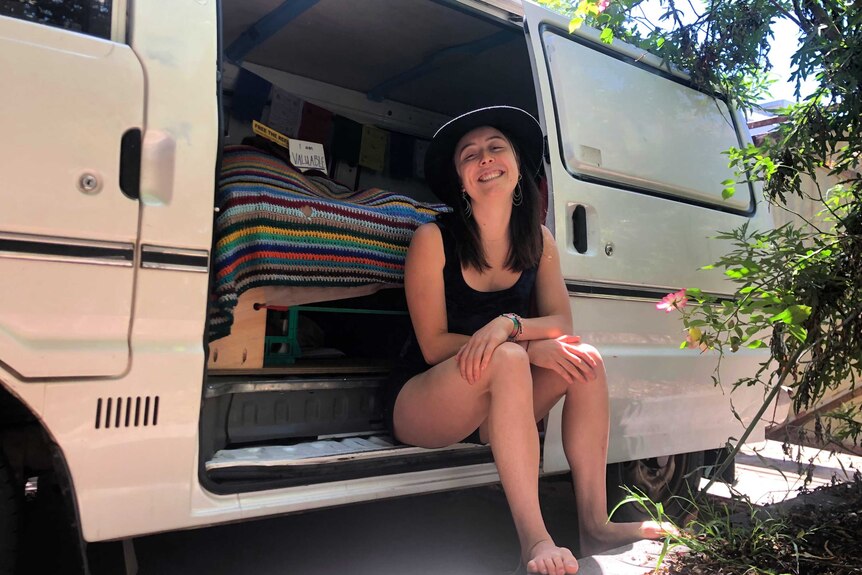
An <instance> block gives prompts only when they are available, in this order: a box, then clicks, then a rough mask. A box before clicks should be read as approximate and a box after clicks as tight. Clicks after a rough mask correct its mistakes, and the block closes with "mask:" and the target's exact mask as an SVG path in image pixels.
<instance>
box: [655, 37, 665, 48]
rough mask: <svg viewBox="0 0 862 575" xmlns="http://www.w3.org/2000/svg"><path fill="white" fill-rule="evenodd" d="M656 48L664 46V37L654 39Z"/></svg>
mask: <svg viewBox="0 0 862 575" xmlns="http://www.w3.org/2000/svg"><path fill="white" fill-rule="evenodd" d="M655 46H656V48H661V47H662V46H664V38H657V39H656V41H655Z"/></svg>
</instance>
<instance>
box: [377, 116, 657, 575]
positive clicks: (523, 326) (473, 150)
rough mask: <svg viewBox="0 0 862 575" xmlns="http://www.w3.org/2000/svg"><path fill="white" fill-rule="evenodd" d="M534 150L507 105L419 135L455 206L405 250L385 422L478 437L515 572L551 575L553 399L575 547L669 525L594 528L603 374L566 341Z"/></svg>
mask: <svg viewBox="0 0 862 575" xmlns="http://www.w3.org/2000/svg"><path fill="white" fill-rule="evenodd" d="M542 149H543V142H542V131H541V128H540V126H539V124H538V122H537V121H536V120H535V118H533V117H532V116H531V115H530V114H528V113H527V112H525V111H523V110H520V109H518V108H512V107H508V106H496V107H489V108H482V109H479V110H475V111H473V112H470V113H467V114H464V115H462V116H459V117H457V118H455V119H454V120H452V121H450V122H449V123H447V124H445V125H444V126H443V127H442V128H440V129H439V130H438V131H437V133H436V135H435V136H434V138H433V140H432V141H431V144H430V146H429V148H428V152H427V155H426V159H425V176H426V179H428V181H429V183H430V184H431V187H432V190H433V191H434V192H435V193H436V194H437V195H438V196H439V197H440V198H441V199H443V200H444V201H446V202H447V203H449V204H450V205H451V206H453V207H454V212H453V213H452V214H449V215H447V216H445V217H443V218H441V219H440V220H439V221H438V222H434V223H430V224H425V225H423V226H421V227H420V228H419V229H417V230H416V233H415V235H414V236H413V241H412V243H411V245H410V249H409V251H408V254H407V262H406V267H405V281H404V283H405V289H406V293H407V303H408V307H409V310H410V317H411V320H412V323H413V328H414V334H415V336H414V337H413V338H411V341H410V342H409V343H408V345H407V346H406V348H405V351H404V353H403V354H402V362H401V365H400V368H399V369H397V370H396V373H395V374H394V376H393V381H394V382H395V383H396V384H395V385H394V386H393V389H392V395H391V398H390V400H391V401H390V414H391V417H392V421H391V423H392V426H393V432H394V434H395V437H396V438H397V439H398V440H399V441H401V442H403V443H407V444H410V445H416V446H421V447H428V448H434V447H443V446H447V445H451V444H454V443H457V442H460V441H473V442H482V443H490V446H491V451H492V453H493V455H494V461H495V462H496V465H497V469H498V471H499V474H500V479H501V482H502V484H503V489H504V491H505V493H506V498H507V500H508V502H509V507H510V509H511V512H512V516H513V519H514V522H515V527H516V529H517V532H518V538H519V540H520V544H521V556H522V560H523V562H524V563H525V565H526V567H527V569H528V571H530V572H534V573H555V574H557V573H558V574H563V573H574V572H576V571H577V561H576V560H575V558H574V556H573V555H572V553H571V551H569V550H568V549H566V548H565V547H560V546H558V545H557V544H556V543H555V542H554V540H553V539H552V537H551V535H550V534H549V533H548V531H547V529H546V527H545V523H544V520H543V518H542V515H541V511H540V509H539V496H538V489H539V486H538V470H539V437H538V431H537V428H536V422H537V421H538V420H541V419H542V418H544V417H545V415H546V414H547V413H548V411H549V410H550V409H551V407H553V405H554V404H555V403H557V401H559V400H560V398H565V405H564V408H563V430H562V431H563V442H564V448H565V453H566V457H567V459H568V462H569V465H570V466H571V469H572V478H573V482H574V486H575V495H576V497H577V501H578V511H579V514H578V515H579V516H578V524H579V532H580V551H581V553H583V554H592V553H594V552H596V551H599V550H602V549H609V548H612V547H616V546H619V545H623V544H626V543H630V542H632V541H635V540H637V539H642V538H658V537H661V536H662V535H664V534H665V530H667V529H672V526H670V525H659V524H656V523H654V522H644V523H608V521H607V518H608V516H607V506H606V492H605V465H606V458H607V457H606V456H607V445H608V392H607V386H606V382H605V370H604V365H603V363H602V358H601V356H600V355H599V353H598V351H596V349H595V348H593V347H591V346H590V345H587V344H585V343H582V342H581V341H580V338H578V337H577V336H575V335H570V334H572V332H573V330H572V317H571V311H570V308H569V298H568V292H567V290H566V287H565V284H564V282H563V277H562V272H561V270H560V264H559V255H558V252H557V247H556V245H555V243H554V239H553V237H552V236H551V233H550V231H549V230H548V229H547V228H545V227H544V226H542V225H541V221H540V215H539V211H540V208H539V195H538V190H537V188H536V185H535V182H534V178H535V176H536V174H537V172H538V169H539V167H540V165H541V160H542Z"/></svg>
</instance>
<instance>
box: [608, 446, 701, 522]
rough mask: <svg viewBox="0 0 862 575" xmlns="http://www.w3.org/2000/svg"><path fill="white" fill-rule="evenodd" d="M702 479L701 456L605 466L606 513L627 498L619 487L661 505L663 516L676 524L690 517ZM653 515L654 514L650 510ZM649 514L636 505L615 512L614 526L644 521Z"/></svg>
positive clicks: (639, 460)
mask: <svg viewBox="0 0 862 575" xmlns="http://www.w3.org/2000/svg"><path fill="white" fill-rule="evenodd" d="M702 476H703V452H702V451H695V452H693V453H679V454H677V455H668V456H665V457H650V458H647V459H638V460H636V461H625V462H623V463H614V464H612V465H608V470H607V488H608V512H610V511H611V510H612V509H613V508H614V507H616V505H617V503H619V502H620V501H622V500H623V499H625V497H626V496H627V495H628V493H626V491H625V490H624V489H623V487H622V486H627V487H629V488H636V489H639V490H640V491H642V492H643V493H644V494H646V495H647V497H649V498H650V499H651V500H652V501H653V502H655V503H661V504H662V507H663V508H664V512H665V514H666V515H667V516H668V517H670V518H671V519H673V520H674V521H677V522H680V521H683V520H685V519H686V517H687V516H688V515H689V514H690V513H691V507H692V506H691V503H690V501H691V500H692V499H693V498H694V495H695V494H696V493H697V491H698V489H699V486H700V479H701V477H702ZM650 511H652V512H653V513H655V510H653V509H651V510H650ZM650 518H651V516H650V514H649V513H648V512H647V511H646V510H645V509H644V508H643V507H642V506H641V505H638V504H637V503H627V504H625V505H623V506H622V507H620V508H619V509H617V511H616V512H615V513H614V515H613V517H612V518H611V519H612V521H614V522H623V521H644V520H647V519H650Z"/></svg>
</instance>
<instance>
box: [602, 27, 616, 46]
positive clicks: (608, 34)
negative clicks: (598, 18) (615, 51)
mask: <svg viewBox="0 0 862 575" xmlns="http://www.w3.org/2000/svg"><path fill="white" fill-rule="evenodd" d="M601 40H602V42H604V43H605V44H611V43H613V41H614V31H613V30H611V29H610V28H605V29H604V30H602V35H601Z"/></svg>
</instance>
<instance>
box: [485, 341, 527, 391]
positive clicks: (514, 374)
mask: <svg viewBox="0 0 862 575" xmlns="http://www.w3.org/2000/svg"><path fill="white" fill-rule="evenodd" d="M487 384H488V386H489V388H490V389H491V390H493V389H494V388H499V387H500V386H506V387H510V388H511V387H515V388H521V389H522V390H523V391H524V392H525V393H532V387H533V378H532V374H531V373H530V357H529V356H528V355H527V351H526V350H525V349H524V348H523V347H521V346H520V345H518V344H516V343H511V342H505V343H502V344H500V345H499V346H498V347H497V349H495V350H494V355H492V356H491V363H490V364H489V365H488V378H487Z"/></svg>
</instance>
